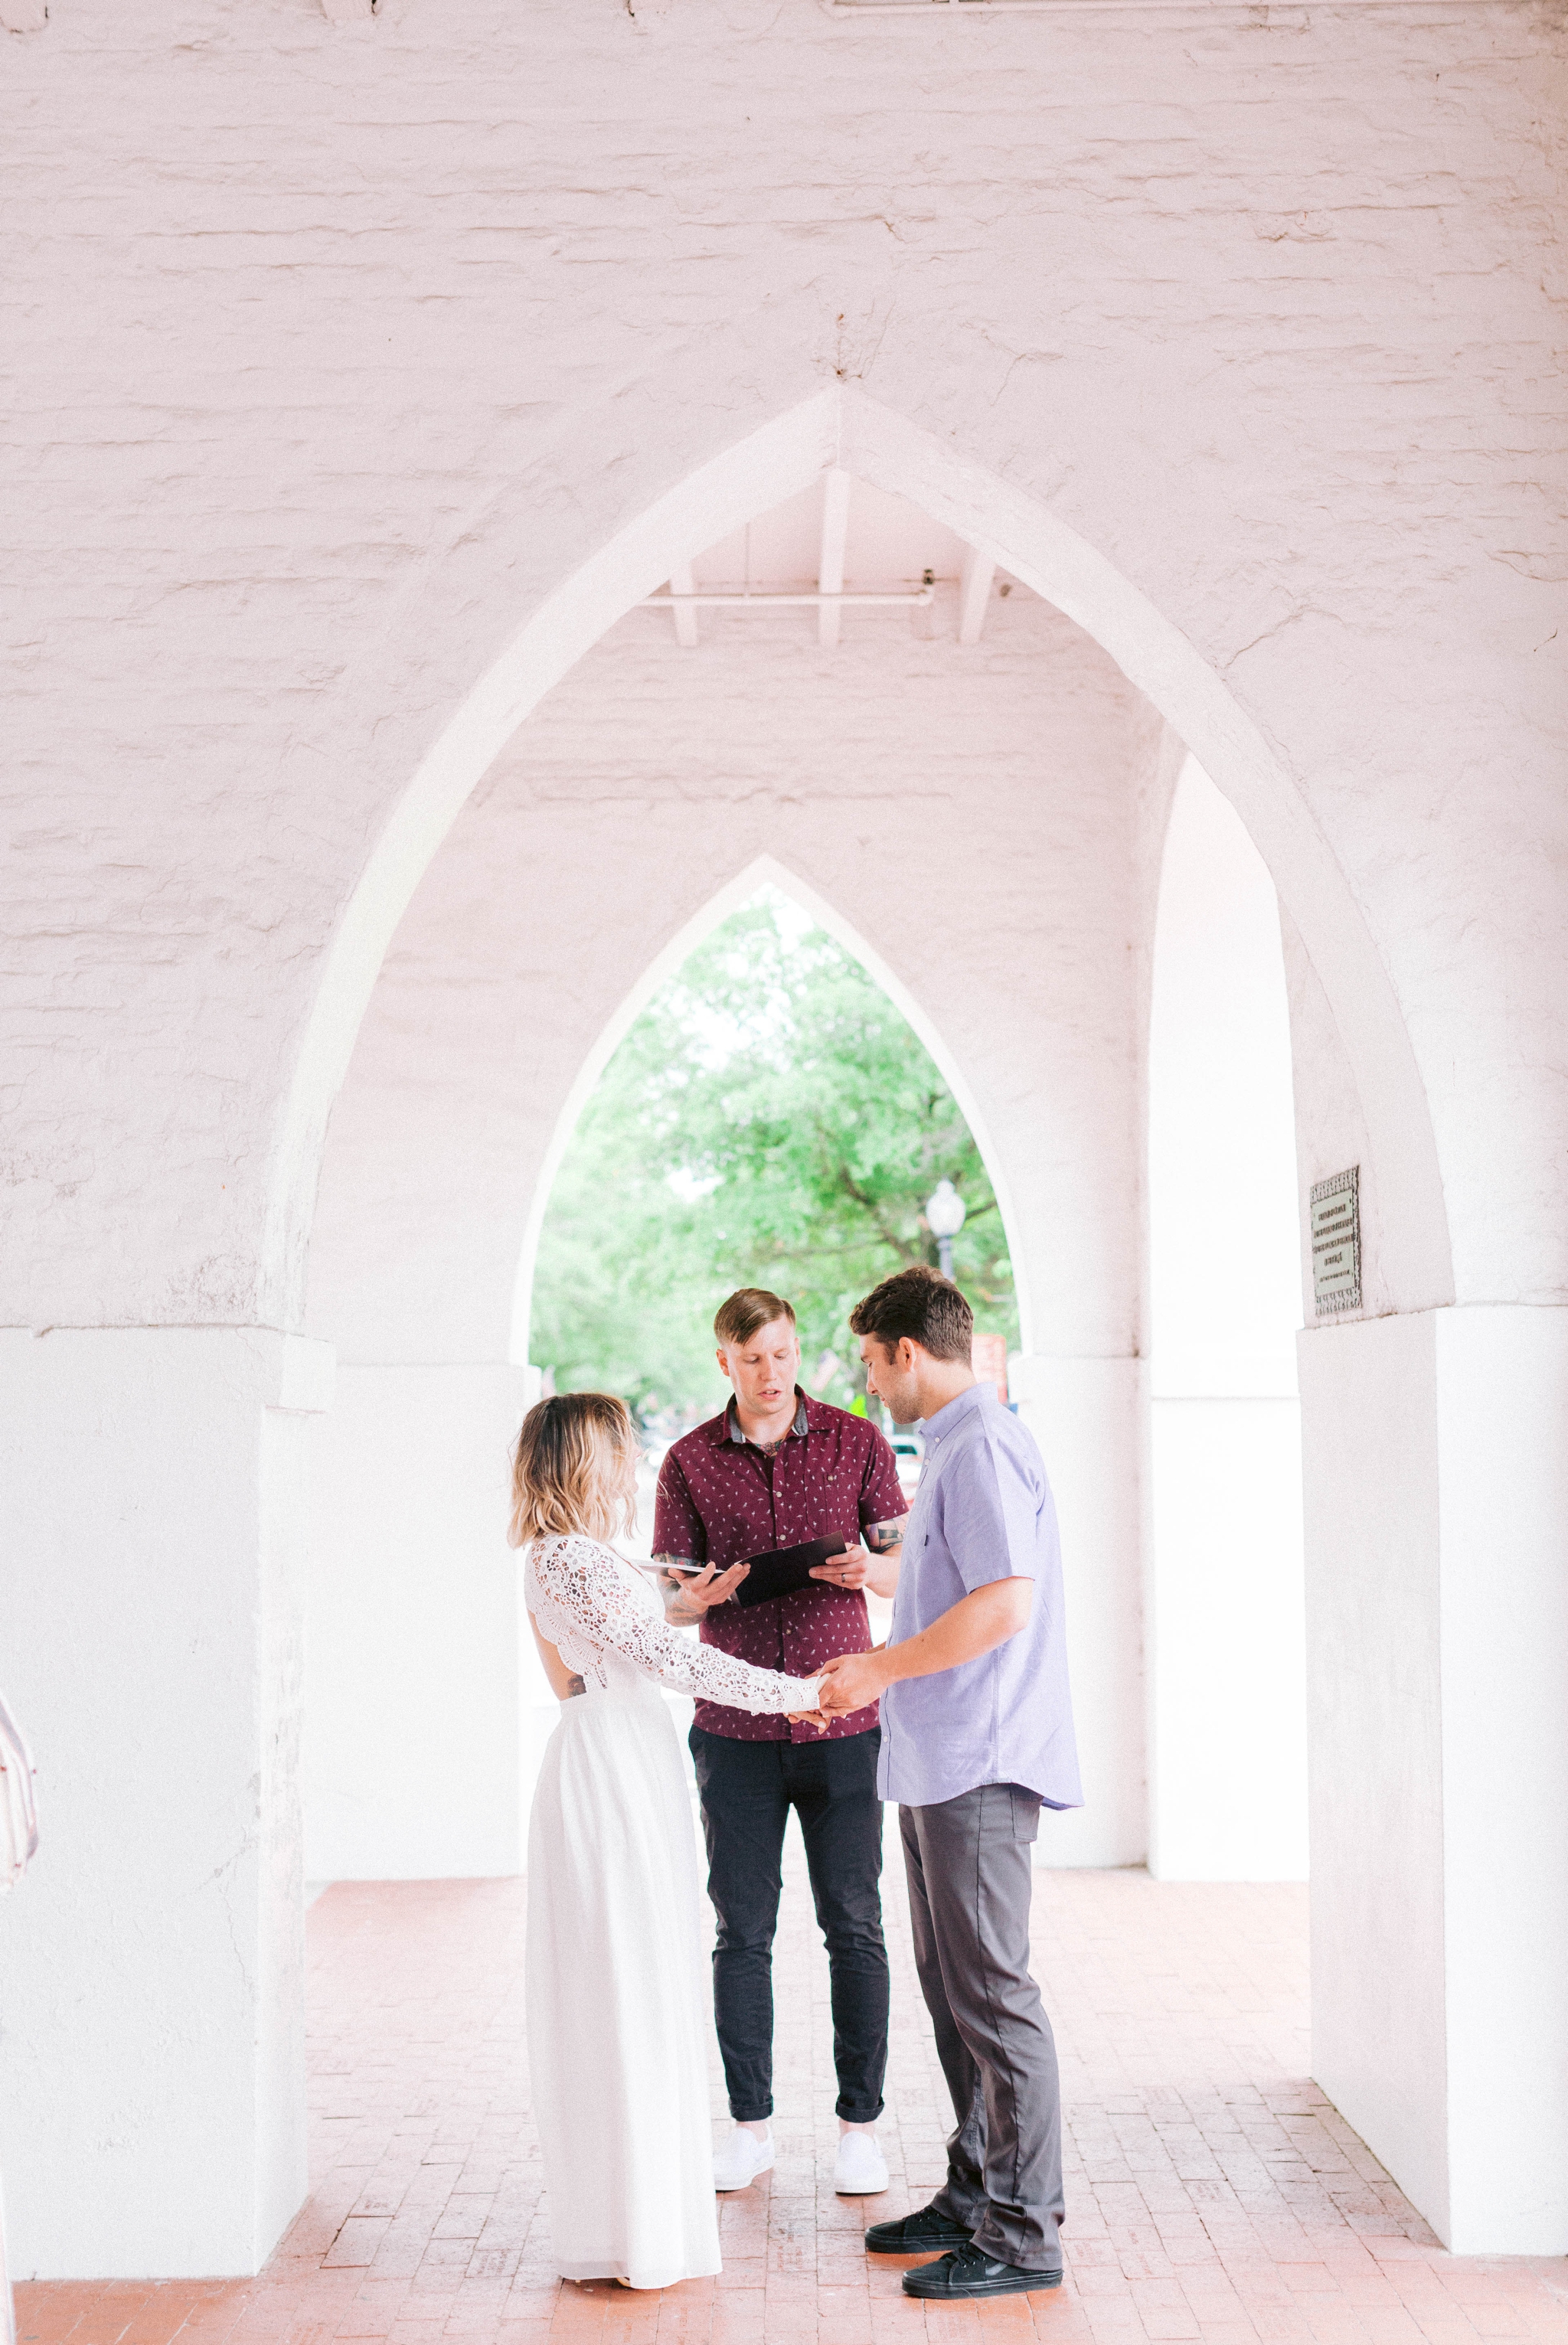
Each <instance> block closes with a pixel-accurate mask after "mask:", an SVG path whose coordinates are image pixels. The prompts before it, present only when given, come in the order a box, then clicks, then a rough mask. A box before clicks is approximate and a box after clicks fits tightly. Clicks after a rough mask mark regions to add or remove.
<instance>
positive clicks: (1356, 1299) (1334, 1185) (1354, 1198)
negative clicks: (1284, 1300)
mask: <svg viewBox="0 0 1568 2345" xmlns="http://www.w3.org/2000/svg"><path fill="white" fill-rule="evenodd" d="M1360 1188H1361V1168H1360V1166H1359V1164H1352V1165H1351V1167H1350V1169H1349V1172H1348V1173H1332V1174H1330V1176H1329V1179H1328V1180H1327V1181H1316V1182H1314V1183H1313V1184H1312V1190H1311V1204H1312V1301H1313V1304H1314V1305H1315V1307H1316V1309H1317V1311H1318V1314H1319V1317H1321V1315H1323V1313H1325V1312H1327V1311H1359V1309H1360V1307H1361V1200H1360Z"/></svg>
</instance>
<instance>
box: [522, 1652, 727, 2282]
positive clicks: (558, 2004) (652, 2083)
mask: <svg viewBox="0 0 1568 2345" xmlns="http://www.w3.org/2000/svg"><path fill="white" fill-rule="evenodd" d="M698 1897H699V1887H698V1881H697V1849H696V1846H695V1843H694V1839H693V1834H692V1823H691V1807H690V1802H689V1798H688V1795H687V1786H686V1779H685V1776H684V1774H683V1773H682V1771H681V1763H680V1745H679V1743H678V1741H677V1736H676V1730H675V1723H674V1721H673V1720H672V1719H671V1717H670V1714H669V1711H668V1710H667V1708H666V1706H665V1703H664V1701H663V1700H662V1698H661V1697H660V1695H659V1693H658V1690H657V1688H656V1687H655V1686H653V1685H652V1684H650V1683H647V1681H646V1680H645V1681H642V1682H640V1683H639V1685H638V1686H637V1687H636V1689H635V1690H633V1689H627V1690H624V1691H623V1690H616V1691H614V1692H610V1693H603V1692H601V1691H599V1690H597V1689H596V1688H594V1687H590V1689H589V1690H588V1691H587V1692H586V1693H585V1694H578V1695H575V1697H574V1698H573V1699H572V1700H570V1701H567V1702H565V1703H564V1704H563V1705H562V1711H561V1722H560V1724H559V1726H557V1727H556V1729H555V1733H554V1734H553V1735H552V1736H551V1737H550V1741H549V1743H548V1745H547V1746H546V1749H545V1758H544V1763H543V1765H542V1766H541V1768H540V1771H539V1782H538V1785H537V1788H536V1790H535V1793H534V1808H533V1812H532V1814H531V1816H530V1818H529V1822H528V1953H527V1974H526V1976H527V2002H528V2058H529V2065H530V2067H531V2069H532V2071H533V2081H534V2114H535V2120H536V2122H537V2125H538V2128H539V2146H540V2149H541V2152H542V2154H543V2157H544V2165H545V2188H546V2190H547V2192H548V2194H549V2202H550V2220H551V2225H552V2228H553V2229H554V2232H555V2262H556V2267H557V2269H559V2271H560V2272H561V2274H562V2276H563V2278H565V2279H626V2280H629V2281H630V2282H631V2284H632V2286H633V2287H634V2288H667V2287H669V2286H670V2285H671V2284H672V2283H673V2282H674V2281H676V2280H680V2279H697V2278H698V2277H699V2276H701V2275H703V2274H705V2273H708V2272H716V2271H718V2269H719V2255H718V2218H717V2214H716V2211H715V2208H714V2197H713V2135H712V2129H711V2126H710V2122H709V2117H708V2028H709V2025H710V2020H709V1995H710V1987H709V1983H708V1962H707V1959H706V1955H705V1953H704V1948H703V1944H702V1934H701V1925H700V1920H699V1907H698Z"/></svg>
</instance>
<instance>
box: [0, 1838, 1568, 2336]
mask: <svg viewBox="0 0 1568 2345" xmlns="http://www.w3.org/2000/svg"><path fill="white" fill-rule="evenodd" d="M901 1887H902V1884H901V1880H900V1879H899V1878H898V1867H897V1860H896V1856H895V1858H894V1862H893V1865H892V1868H891V1879H890V1888H891V1889H892V1890H894V1891H896V1892H897V1893H896V1894H893V1895H890V1898H889V1901H888V1902H889V1910H890V1921H891V1936H892V1951H893V1964H894V1988H893V1994H894V2005H893V2009H894V2042H893V2056H892V2064H891V2076H890V2080H889V2096H888V2097H889V2109H888V2115H887V2117H886V2118H885V2119H884V2121H883V2126H882V2138H883V2143H884V2146H885V2147H886V2150H887V2153H888V2163H889V2166H890V2167H891V2173H892V2188H891V2192H890V2193H889V2195H888V2197H887V2198H886V2199H885V2200H881V2201H879V2200H867V2201H864V2202H859V2201H854V2200H840V2199H838V2198H835V2197H834V2195H833V2193H832V2190H831V2188H830V2176H831V2169H832V2155H833V2145H834V2141H835V2138H836V2134H837V2126H836V2121H835V2119H834V2117H833V2115H832V2099H833V2086H832V2081H831V2064H830V2022H829V2015H828V2007H827V1967H826V1963H825V1960H824V1957H823V1955H822V1953H821V1948H820V1943H819V1942H818V1940H817V1938H816V1934H815V1931H814V1929H813V1928H812V1926H811V1924H810V1922H809V1900H808V1897H807V1893H806V1884H805V1880H804V1877H803V1867H802V1865H801V1863H800V1854H799V1841H798V1839H797V1838H796V1836H795V1835H794V1833H793V1832H792V1833H791V1839H790V1856H789V1884H788V1891H787V1899H786V1924H785V1929H784V1933H783V1934H782V1939H781V1944H780V1949H779V1996H778V2001H779V2063H778V2066H779V2104H780V2107H779V2117H778V2118H777V2119H776V2121H775V2131H776V2137H777V2139H778V2141H779V2165H778V2168H777V2170H776V2171H775V2172H774V2174H772V2175H771V2176H770V2177H768V2178H764V2180H763V2181H762V2182H759V2184H757V2185H755V2186H754V2187H753V2188H752V2189H750V2190H749V2191H747V2192H744V2193H741V2194H739V2195H738V2196H736V2197H733V2198H728V2199H727V2200H726V2201H725V2203H724V2208H723V2212H722V2218H721V2231H722V2237H723V2244H724V2257H725V2269H724V2272H723V2274H722V2276H721V2278H719V2279H718V2280H704V2281H692V2282H688V2283H687V2285H686V2286H685V2287H682V2288H678V2289H667V2290H665V2291H664V2293H663V2294H662V2295H659V2296H641V2295H631V2294H628V2293H627V2292H626V2290H624V2289H617V2288H614V2287H611V2286H609V2285H608V2284H594V2285H590V2286H581V2287H578V2286H572V2285H570V2284H564V2283H562V2282H560V2281H558V2280H557V2279H555V2274H554V2272H553V2271H552V2269H551V2263H550V2247H549V2229H548V2221H547V2218H546V2215H545V2209H544V2207H543V2204H542V2183H541V2177H540V2170H539V2158H538V2151H537V2148H536V2147H535V2142H534V2139H533V2130H532V2127H531V2125H530V2122H529V2117H528V2095H527V2079H526V2072H525V2066H524V2056H523V2005H522V1988H521V1974H522V1943H523V1887H522V1883H520V1882H516V1881H487V1882H441V1883H391V1884H359V1883H342V1884H340V1885H339V1886H338V1887H336V1888H334V1889H331V1890H329V1891H328V1892H327V1893H326V1895H325V1896H324V1897H323V1898H321V1901H320V1902H319V1903H318V1904H317V1905H316V1906H315V1907H314V1908H313V1909H312V1911H311V1915H310V1919H309V1928H310V1945H311V2047H312V2049H311V2072H312V2141H311V2172H312V2174H313V2175H314V2176H315V2178H316V2180H315V2186H314V2188H313V2189H312V2191H311V2197H310V2199H309V2201H308V2202H307V2204H306V2206H305V2207H304V2208H303V2210H302V2211H301V2213H300V2217H299V2218H298V2220H297V2221H296V2222H295V2223H294V2225H293V2227H292V2228H291V2229H290V2232H289V2234H288V2236H287V2238H285V2239H284V2241H283V2243H282V2245H281V2246H280V2249H279V2250H278V2252H277V2254H276V2255H275V2256H274V2257H273V2258H272V2260H271V2262H270V2264H269V2265H268V2267H267V2269H266V2270H265V2272H264V2273H263V2274H262V2275H261V2276H260V2279H253V2280H230V2281H205V2282H203V2281H175V2280H168V2281H161V2282H152V2281H143V2282H136V2283H133V2282H127V2281H116V2282H112V2283H99V2284H78V2283H65V2282H55V2283H43V2284H37V2285H34V2286H31V2287H27V2288H23V2289H18V2291H17V2307H18V2312H19V2315H20V2319H19V2322H18V2332H19V2337H20V2339H21V2340H24V2345H64V2340H66V2339H69V2340H71V2345H172V2340H174V2339H176V2338H177V2337H178V2338H179V2339H181V2340H184V2345H198V2340H201V2345H333V2340H339V2339H341V2340H388V2345H446V2340H453V2345H543V2340H546V2339H549V2340H568V2339H569V2340H589V2339H592V2340H601V2339H602V2340H605V2345H652V2341H653V2340H659V2341H660V2345H667V2340H680V2345H816V2340H820V2345H880V2340H883V2339H893V2338H899V2339H903V2338H908V2339H911V2340H915V2339H922V2340H932V2341H933V2345H937V2340H940V2345H949V2341H950V2340H962V2339H965V2338H969V2337H972V2336H977V2335H978V2334H979V2332H980V2331H982V2330H985V2331H988V2332H990V2333H993V2334H995V2335H998V2336H1005V2337H1007V2338H1009V2339H1015V2340H1020V2345H1022V2340H1024V2339H1027V2338H1030V2337H1033V2336H1035V2335H1038V2336H1040V2337H1049V2338H1051V2339H1053V2340H1057V2345H1069V2340H1071V2345H1080V2340H1081V2345H1142V2340H1145V2339H1148V2340H1188V2339H1192V2340H1203V2345H1252V2340H1271V2341H1272V2340H1302V2345H1421V2340H1425V2345H1471V2340H1477V2339H1486V2340H1494V2339H1504V2338H1515V2337H1516V2338H1520V2339H1541V2340H1545V2339H1551V2340H1563V2345H1568V2262H1557V2261H1546V2260H1529V2259H1502V2258H1498V2259H1461V2258H1457V2257H1452V2256H1449V2255H1445V2254H1444V2253H1443V2251H1442V2249H1441V2248H1440V2247H1439V2246H1438V2244H1437V2242H1436V2241H1435V2239H1434V2238H1432V2235H1431V2232H1430V2231H1429V2229H1428V2228H1427V2227H1426V2225H1425V2223H1424V2222H1423V2221H1422V2220H1421V2218H1420V2216H1419V2215H1417V2214H1416V2212H1415V2211H1414V2209H1413V2208H1411V2207H1410V2205H1409V2204H1408V2203H1407V2202H1406V2200H1405V2199H1404V2198H1402V2197H1401V2195H1400V2192H1399V2191H1398V2190H1397V2189H1396V2188H1395V2187H1394V2185H1393V2184H1392V2183H1391V2182H1390V2179H1389V2178H1388V2176H1387V2175H1386V2174H1385V2173H1384V2172H1383V2170H1382V2168H1381V2167H1380V2166H1379V2164H1378V2162H1377V2160H1376V2159H1375V2158H1374V2157H1371V2156H1370V2155H1369V2152H1368V2151H1367V2149H1366V2148H1365V2147H1363V2145H1362V2144H1361V2143H1360V2142H1359V2140H1358V2139H1357V2137H1356V2136H1355V2135H1354V2134H1353V2133H1352V2132H1351V2131H1350V2129H1349V2127H1348V2126H1347V2125H1345V2124H1344V2123H1343V2122H1342V2121H1341V2119H1340V2118H1339V2117H1338V2116H1337V2115H1336V2114H1335V2112H1334V2111H1333V2110H1332V2109H1331V2108H1330V2107H1329V2106H1328V2104H1327V2103H1326V2102H1325V2100H1324V2099H1323V2096H1322V2095H1321V2094H1320V2093H1319V2091H1318V2090H1317V2088H1316V2086H1313V2085H1312V2084H1310V2083H1308V2081H1307V2079H1306V2066H1307V2034H1306V2017H1307V2011H1306V1986H1307V1956H1306V1922H1307V1905H1306V1892H1305V1890H1303V1889H1298V1888H1294V1887H1272V1886H1262V1887H1258V1886H1251V1885H1247V1886H1240V1887H1233V1886H1222V1887H1214V1886H1209V1885H1189V1884H1172V1883H1153V1882H1150V1881H1149V1880H1148V1879H1147V1878H1146V1877H1145V1875H1144V1874H1142V1873H1042V1874H1041V1875H1040V1876H1039V1879H1038V1883H1037V1891H1036V1897H1035V1937H1034V1945H1035V1957H1036V1968H1037V1970H1038V1972H1039V1974H1040V1977H1041V1980H1042V1983H1043V1985H1044V1989H1045V1995H1046V2002H1047V2005H1048V2008H1049V2009H1050V2011H1051V2013H1052V2015H1053V2018H1054V2022H1055V2025H1056V2028H1057V2035H1058V2041H1059V2043H1060V2045H1061V2048H1062V2056H1063V2080H1064V2096H1065V2101H1066V2107H1067V2116H1068V2128H1069V2132H1068V2155H1067V2188H1068V2231H1067V2236H1066V2248H1067V2258H1068V2272H1067V2283H1066V2285H1065V2286H1064V2288H1063V2289H1061V2290H1060V2291H1056V2292H1053V2293H1050V2294H1046V2295H1040V2296H1034V2297H1029V2298H1023V2297H1013V2298H1008V2299H1002V2300H1000V2301H997V2302H993V2303H992V2304H988V2305H983V2306H962V2307H940V2306H931V2305H925V2304H921V2303H917V2302H915V2301H913V2300H911V2299H908V2298H905V2297H904V2296H903V2295H902V2294H901V2291H900V2289H899V2275H900V2271H901V2269H902V2267H901V2266H900V2265H898V2264H896V2263H891V2262H890V2263H879V2264H877V2265H874V2266H873V2265H871V2264H869V2263H868V2261H867V2259H866V2258H865V2256H864V2255H863V2254H862V2252H861V2249H860V2230H861V2227H862V2224H863V2223H864V2222H865V2221H866V2220H868V2219H870V2218H872V2217H873V2216H875V2215H877V2214H880V2213H882V2212H891V2211H900V2212H901V2211H902V2210H903V2209H904V2208H907V2207H911V2206H915V2205H918V2204H920V2203H921V2202H922V2201H923V2200H924V2199H925V2198H928V2197H929V2196H930V2193H931V2191H932V2188H934V2187H935V2184H936V2182H937V2180H938V2178H939V2177H940V2175H941V2172H942V2149H941V2144H942V2133H943V2130H944V2127H945V2125H946V2122H947V2117H946V2108H945V2101H944V2096H943V2091H942V2079H941V2076H940V2073H939V2072H938V2070H937V2067H936V2064H935V2060H934V2058H933V2056H932V2052H931V2048H930V2043H929V2039H928V2036H927V2034H926V2029H925V2025H924V2015H923V2012H922V2011H921V2005H920V2000H919V1995H918V1992H917V1989H916V1987H915V1984H914V1976H913V1970H912V1966H911V1960H910V1950H909V1939H908V1931H907V1926H906V1924H905V1920H904V1915H903V1912H902V1906H901ZM714 2086H715V2091H714V2109H715V2114H716V2117H720V2115H721V2111H722V2100H721V2097H720V2095H719V2093H718V2069H717V2059H716V2061H715V2067H714Z"/></svg>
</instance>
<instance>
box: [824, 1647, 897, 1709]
mask: <svg viewBox="0 0 1568 2345" xmlns="http://www.w3.org/2000/svg"><path fill="white" fill-rule="evenodd" d="M886 1652H887V1647H886V1646H885V1645H883V1646H879V1648H878V1649H877V1650H876V1651H875V1652H873V1653H840V1654H839V1655H838V1656H837V1658H836V1659H835V1660H830V1661H824V1662H823V1664H822V1708H823V1709H824V1710H825V1711H827V1713H828V1716H829V1717H830V1718H842V1717H844V1716H845V1715H846V1714H847V1712H849V1711H851V1710H864V1709H865V1708H866V1706H867V1704H868V1703H870V1702H873V1701H875V1700H876V1699H877V1696H878V1695H879V1694H880V1693H881V1692H882V1691H883V1690H884V1689H885V1688H886V1687H887V1686H888V1685H889V1684H890V1683H891V1671H890V1670H889V1669H888V1666H887V1661H886V1659H885V1655H886Z"/></svg>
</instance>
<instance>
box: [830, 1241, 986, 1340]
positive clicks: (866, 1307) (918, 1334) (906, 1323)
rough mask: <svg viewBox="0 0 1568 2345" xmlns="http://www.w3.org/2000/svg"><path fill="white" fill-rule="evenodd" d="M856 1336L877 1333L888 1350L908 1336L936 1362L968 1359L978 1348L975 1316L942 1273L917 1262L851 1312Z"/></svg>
mask: <svg viewBox="0 0 1568 2345" xmlns="http://www.w3.org/2000/svg"><path fill="white" fill-rule="evenodd" d="M850 1330H851V1332H852V1333H853V1334H855V1335H874V1336H875V1338H876V1340H877V1342H878V1343H879V1344H880V1345H881V1347H882V1349H883V1351H884V1352H891V1351H892V1349H893V1347H894V1346H895V1345H897V1344H899V1343H901V1341H902V1340H903V1338H904V1337H905V1336H906V1335H907V1336H908V1337H909V1340H910V1342H911V1344H919V1345H921V1348H922V1349H923V1350H925V1351H927V1352H929V1353H930V1354H931V1355H932V1359H933V1360H967V1359H969V1358H970V1356H971V1355H972V1352H973V1348H974V1314H973V1312H972V1310H971V1309H970V1307H969V1305H968V1304H967V1303H966V1302H965V1301H964V1299H963V1297H962V1294H960V1293H959V1291H958V1289H957V1287H956V1286H955V1285H954V1284H953V1283H952V1279H951V1278H943V1277H942V1274H941V1273H940V1272H938V1271H934V1270H927V1269H926V1268H925V1267H924V1265H923V1264H917V1266H916V1267H915V1268H914V1269H913V1270H899V1271H895V1272H894V1273H893V1275H892V1276H891V1278H884V1279H883V1281H882V1283H881V1285H880V1286H875V1287H873V1288H872V1289H871V1293H870V1294H868V1295H867V1297H866V1299H865V1301H864V1302H863V1303H857V1304H856V1305H855V1307H854V1309H853V1310H852V1311H851V1312H850Z"/></svg>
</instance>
